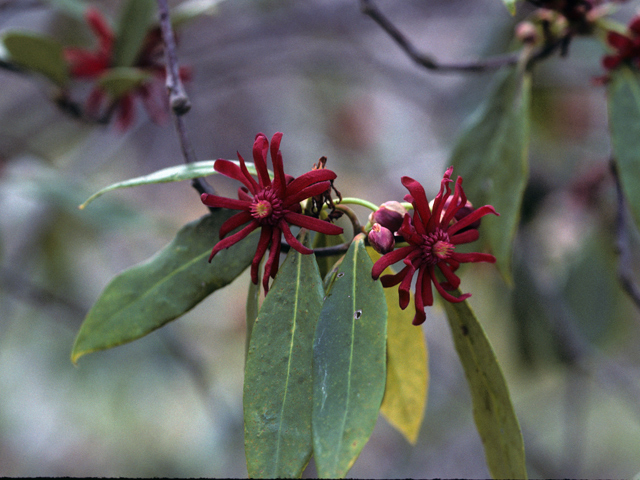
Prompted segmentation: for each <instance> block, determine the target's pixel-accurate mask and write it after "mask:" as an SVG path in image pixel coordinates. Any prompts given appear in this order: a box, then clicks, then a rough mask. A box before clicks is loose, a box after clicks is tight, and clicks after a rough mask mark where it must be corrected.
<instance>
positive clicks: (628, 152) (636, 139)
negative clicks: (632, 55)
mask: <svg viewBox="0 0 640 480" xmlns="http://www.w3.org/2000/svg"><path fill="white" fill-rule="evenodd" d="M607 94H608V105H609V128H610V130H611V143H612V146H613V152H614V158H615V161H616V165H617V166H618V173H619V176H620V182H621V183H622V191H623V192H624V196H625V197H626V199H627V201H628V202H629V208H630V209H631V212H632V213H633V217H634V219H635V222H636V225H638V226H640V76H639V75H638V74H637V73H636V72H632V71H631V70H630V69H629V68H627V67H622V68H620V69H618V70H615V71H614V72H612V73H611V81H610V82H609V84H608V91H607Z"/></svg>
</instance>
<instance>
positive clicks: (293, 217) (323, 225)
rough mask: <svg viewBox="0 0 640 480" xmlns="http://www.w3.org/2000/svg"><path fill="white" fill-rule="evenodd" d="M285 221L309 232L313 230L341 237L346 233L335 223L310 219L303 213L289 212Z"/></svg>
mask: <svg viewBox="0 0 640 480" xmlns="http://www.w3.org/2000/svg"><path fill="white" fill-rule="evenodd" d="M284 219H285V220H286V221H287V222H289V223H290V224H291V225H297V226H298V227H304V228H308V229H309V230H313V231H314V232H320V233H324V234H326V235H340V234H341V233H343V231H344V230H343V229H342V227H338V226H337V225H334V224H333V223H329V222H327V221H325V220H320V219H318V218H314V217H309V216H308V215H302V214H301V213H295V212H291V211H289V212H287V213H286V214H285V215H284Z"/></svg>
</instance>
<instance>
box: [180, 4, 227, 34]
mask: <svg viewBox="0 0 640 480" xmlns="http://www.w3.org/2000/svg"><path fill="white" fill-rule="evenodd" d="M221 2H222V0H187V1H185V2H182V3H181V4H180V5H178V6H176V7H175V8H173V9H171V24H172V25H173V26H174V27H178V26H180V25H182V24H183V23H186V22H188V21H191V20H193V19H195V18H198V17H200V16H202V15H213V14H215V13H217V12H218V4H219V3H221Z"/></svg>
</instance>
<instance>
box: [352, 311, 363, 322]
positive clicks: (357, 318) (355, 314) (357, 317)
mask: <svg viewBox="0 0 640 480" xmlns="http://www.w3.org/2000/svg"><path fill="white" fill-rule="evenodd" d="M360 317H362V310H356V312H355V313H354V314H353V318H355V319H356V320H360Z"/></svg>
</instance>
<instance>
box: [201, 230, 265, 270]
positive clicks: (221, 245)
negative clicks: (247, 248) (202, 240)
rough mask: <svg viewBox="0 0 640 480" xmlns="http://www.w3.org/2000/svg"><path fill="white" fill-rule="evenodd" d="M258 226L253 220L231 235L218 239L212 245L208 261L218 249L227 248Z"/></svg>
mask: <svg viewBox="0 0 640 480" xmlns="http://www.w3.org/2000/svg"><path fill="white" fill-rule="evenodd" d="M259 226H260V224H258V222H256V221H253V222H251V223H250V224H249V225H247V226H246V227H244V228H243V229H242V230H240V231H239V232H237V233H234V234H233V235H231V236H230V237H227V238H225V239H224V240H220V241H219V242H218V243H216V245H215V246H214V247H213V250H211V256H210V257H209V261H211V259H212V258H213V257H215V255H216V254H217V253H218V252H219V251H220V250H224V249H225V248H229V247H230V246H231V245H233V244H234V243H237V242H239V241H240V240H242V239H243V238H246V237H247V236H248V235H249V234H250V233H251V232H253V231H254V230H255V229H256V228H258V227H259Z"/></svg>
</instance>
